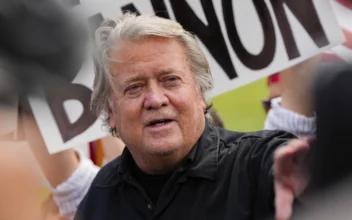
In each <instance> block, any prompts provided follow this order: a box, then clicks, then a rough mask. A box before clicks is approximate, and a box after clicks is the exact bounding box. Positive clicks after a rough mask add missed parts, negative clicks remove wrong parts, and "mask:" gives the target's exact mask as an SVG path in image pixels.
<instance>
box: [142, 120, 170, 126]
mask: <svg viewBox="0 0 352 220" xmlns="http://www.w3.org/2000/svg"><path fill="white" fill-rule="evenodd" d="M172 121H173V120H171V119H162V120H154V121H151V122H149V123H148V125H147V126H148V127H149V126H151V127H152V126H160V125H164V124H167V123H170V122H172Z"/></svg>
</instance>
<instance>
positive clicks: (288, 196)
mask: <svg viewBox="0 0 352 220" xmlns="http://www.w3.org/2000/svg"><path fill="white" fill-rule="evenodd" d="M308 151H309V143H308V141H305V140H293V141H291V142H289V143H288V144H287V145H286V146H284V147H281V148H279V149H278V150H277V151H276V152H275V155H274V188H275V210H276V219H277V220H288V219H290V217H291V215H292V205H293V201H294V198H295V197H297V196H299V195H300V194H301V193H302V192H303V191H304V189H305V188H306V186H307V185H308V181H309V177H308V175H307V173H306V172H305V168H306V167H305V164H306V163H305V162H306V159H307V153H308Z"/></svg>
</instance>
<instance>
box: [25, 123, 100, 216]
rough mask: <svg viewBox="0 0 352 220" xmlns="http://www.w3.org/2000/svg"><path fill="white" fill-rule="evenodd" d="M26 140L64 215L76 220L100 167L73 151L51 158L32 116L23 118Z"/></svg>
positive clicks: (54, 155) (57, 154)
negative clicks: (75, 217)
mask: <svg viewBox="0 0 352 220" xmlns="http://www.w3.org/2000/svg"><path fill="white" fill-rule="evenodd" d="M23 123H24V129H25V135H26V139H27V141H28V143H29V145H30V148H31V150H32V152H33V154H34V156H35V158H36V160H37V161H38V163H39V165H40V167H41V169H42V170H43V172H44V174H45V176H46V178H47V180H48V181H49V183H50V185H51V187H52V189H51V191H52V194H53V198H54V200H55V202H56V204H57V205H58V207H59V209H60V214H61V215H62V216H66V217H68V218H69V219H73V217H74V214H75V212H76V210H77V207H78V205H79V203H80V202H81V201H82V200H83V197H84V196H85V194H86V193H87V191H88V188H89V186H90V184H91V182H92V181H93V179H94V177H95V175H96V174H97V172H98V170H99V168H98V167H96V166H95V165H94V164H93V163H92V162H91V161H90V160H89V159H88V158H85V157H84V156H80V155H78V154H76V152H75V151H74V150H72V149H69V150H66V151H62V152H60V153H56V154H53V155H50V154H49V153H48V150H47V148H46V145H45V143H44V141H43V138H42V136H41V134H40V132H39V128H38V127H37V125H36V122H35V120H34V118H33V117H32V116H24V118H23Z"/></svg>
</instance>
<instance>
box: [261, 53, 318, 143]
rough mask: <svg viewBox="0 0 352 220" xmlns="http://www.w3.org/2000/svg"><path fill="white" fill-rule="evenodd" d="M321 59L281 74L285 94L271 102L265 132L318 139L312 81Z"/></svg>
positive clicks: (306, 62) (316, 58)
mask: <svg viewBox="0 0 352 220" xmlns="http://www.w3.org/2000/svg"><path fill="white" fill-rule="evenodd" d="M319 59H320V56H316V57H313V58H311V59H309V60H307V61H304V62H302V63H300V64H298V65H296V66H294V67H291V68H289V69H287V70H285V71H283V72H281V73H280V82H281V83H282V94H281V97H280V98H276V99H273V100H272V101H271V110H270V111H269V113H268V116H267V118H266V121H265V129H268V130H284V131H287V132H291V133H293V134H295V135H296V136H298V137H300V138H305V137H310V136H315V132H316V119H315V117H314V108H313V102H312V94H313V92H312V81H313V77H314V72H315V70H316V67H317V64H318V62H319Z"/></svg>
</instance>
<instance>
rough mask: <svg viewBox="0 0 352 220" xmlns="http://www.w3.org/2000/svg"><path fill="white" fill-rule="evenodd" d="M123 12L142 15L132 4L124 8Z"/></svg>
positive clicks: (122, 8)
mask: <svg viewBox="0 0 352 220" xmlns="http://www.w3.org/2000/svg"><path fill="white" fill-rule="evenodd" d="M121 11H122V12H123V13H125V12H132V13H135V14H136V15H141V13H140V12H139V11H138V10H137V8H136V7H135V6H134V4H132V3H130V4H127V5H124V6H122V7H121Z"/></svg>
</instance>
